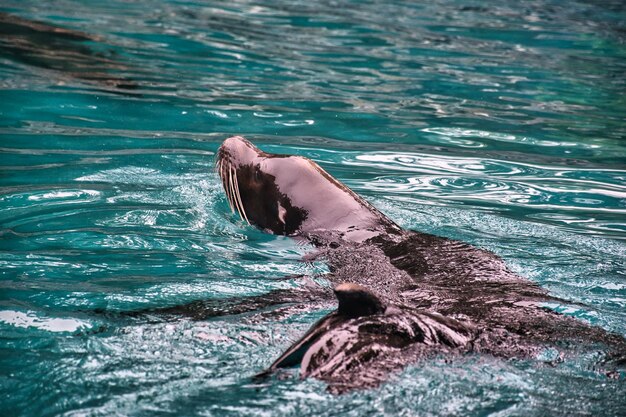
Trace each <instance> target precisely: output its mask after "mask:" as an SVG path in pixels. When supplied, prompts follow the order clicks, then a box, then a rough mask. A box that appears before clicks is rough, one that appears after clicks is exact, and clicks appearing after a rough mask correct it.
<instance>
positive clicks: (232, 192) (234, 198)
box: [228, 166, 243, 220]
mask: <svg viewBox="0 0 626 417" xmlns="http://www.w3.org/2000/svg"><path fill="white" fill-rule="evenodd" d="M233 171H234V168H233V167H232V166H229V167H228V179H229V181H228V183H229V185H230V193H231V196H232V198H233V203H234V205H235V208H236V209H237V214H239V217H241V220H243V216H242V215H241V209H240V207H239V204H238V203H239V202H238V201H237V198H236V197H235V184H234V181H233Z"/></svg>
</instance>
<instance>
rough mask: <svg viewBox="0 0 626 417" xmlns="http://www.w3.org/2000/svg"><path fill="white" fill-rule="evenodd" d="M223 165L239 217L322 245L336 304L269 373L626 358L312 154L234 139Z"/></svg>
mask: <svg viewBox="0 0 626 417" xmlns="http://www.w3.org/2000/svg"><path fill="white" fill-rule="evenodd" d="M217 167H218V172H219V173H220V176H221V178H222V180H223V183H224V189H225V190H226V194H227V197H228V200H229V202H230V204H231V208H232V209H233V211H237V212H239V213H240V215H241V216H242V219H244V220H246V221H247V222H248V223H250V224H253V225H255V226H257V227H259V228H260V229H262V230H265V231H267V232H269V233H274V234H282V235H288V236H293V237H297V238H301V239H307V240H308V241H310V242H312V243H313V244H315V245H316V246H317V247H318V252H317V253H316V254H315V255H314V256H318V257H323V258H324V259H325V260H326V262H327V263H328V266H329V269H330V271H331V273H330V274H328V275H327V278H328V280H329V281H330V282H331V283H332V284H333V285H334V286H335V296H336V297H337V298H338V300H339V308H338V310H337V311H335V312H333V313H331V314H330V315H328V316H326V317H324V318H323V319H322V320H320V321H319V322H318V323H317V324H315V325H314V326H313V327H312V328H311V330H310V331H309V332H308V333H307V334H306V335H305V336H304V337H303V338H302V339H301V340H299V341H298V342H296V343H295V344H294V345H293V346H292V347H290V348H289V349H288V350H287V351H286V352H285V353H284V354H283V355H281V357H280V358H279V359H277V360H276V361H275V362H274V363H273V364H272V365H271V366H270V368H269V369H268V371H267V372H266V373H264V374H267V373H271V372H274V371H276V370H278V369H280V368H283V367H288V366H294V365H298V364H300V369H301V376H303V377H307V376H313V377H316V378H319V379H322V380H324V381H327V382H328V383H329V388H330V389H331V390H332V391H334V392H343V391H345V390H349V389H353V388H362V387H371V386H375V385H377V384H379V383H380V382H382V381H383V380H385V378H386V377H387V375H388V374H389V372H391V371H394V370H397V369H399V368H401V367H403V366H405V365H406V364H408V363H412V362H415V361H417V360H419V358H421V357H423V356H424V355H428V354H431V353H437V352H444V351H445V352H450V353H466V352H477V353H488V354H490V355H494V356H499V357H506V358H509V357H533V356H536V355H537V354H538V353H540V352H541V351H542V350H543V349H545V348H548V347H558V349H559V350H560V351H562V352H570V351H572V350H575V349H577V348H584V347H589V346H592V345H593V346H598V345H599V346H605V347H608V348H609V350H610V351H611V352H612V354H615V355H617V356H618V358H621V360H623V358H624V357H626V343H625V342H624V339H623V338H622V337H621V336H618V335H613V334H609V333H607V332H606V331H604V330H603V329H600V328H595V327H591V326H589V325H587V324H585V323H583V322H581V321H578V320H576V319H574V318H571V317H567V316H563V315H560V314H557V313H555V312H553V311H551V310H549V309H546V308H543V307H542V305H541V303H542V302H545V301H550V300H552V301H554V300H555V299H553V298H552V297H550V296H549V295H548V294H547V293H546V292H545V290H543V289H542V288H540V287H539V286H537V285H536V284H533V283H532V282H530V281H528V280H526V279H524V278H522V277H520V276H518V275H516V274H514V273H513V272H511V271H510V270H509V269H508V268H507V267H506V265H505V263H504V262H503V261H502V260H501V259H500V258H499V257H497V256H496V255H494V254H493V253H491V252H488V251H485V250H482V249H478V248H475V247H473V246H471V245H469V244H466V243H463V242H459V241H454V240H450V239H446V238H441V237H437V236H433V235H428V234H423V233H418V232H414V231H408V230H403V229H402V228H400V227H399V226H398V225H396V224H395V223H394V222H393V221H391V220H390V219H389V218H387V217H386V216H384V215H383V214H382V213H381V212H379V211H378V210H377V209H376V208H374V207H373V206H371V205H370V204H369V203H367V202H366V201H365V200H363V199H362V198H361V197H360V196H358V195H357V194H356V193H354V192H353V191H351V190H350V189H349V188H348V187H346V186H345V185H343V184H341V183H340V182H339V181H337V180H336V179H334V178H333V177H332V176H330V175H329V174H328V173H326V172H325V171H324V170H323V169H322V168H320V167H319V166H318V165H317V164H315V163H314V162H313V161H310V160H308V159H306V158H303V157H299V156H283V155H273V154H268V153H265V152H262V151H261V150H259V149H258V148H256V147H255V146H254V145H252V144H251V143H250V142H248V141H247V140H245V139H243V138H241V137H233V138H229V139H227V140H226V141H225V142H224V143H223V145H222V146H221V147H220V150H219V152H218V160H217ZM346 283H350V284H346ZM304 292H305V291H304ZM320 294H321V295H320V297H324V295H325V294H326V295H330V294H328V293H327V292H326V293H325V292H324V291H320ZM276 298H277V300H279V301H276V302H280V298H281V297H280V295H277V297H276ZM288 298H289V301H293V300H294V298H296V299H297V296H294V295H292V294H290V295H289V297H288ZM285 300H287V297H286V298H285ZM559 301H560V300H559Z"/></svg>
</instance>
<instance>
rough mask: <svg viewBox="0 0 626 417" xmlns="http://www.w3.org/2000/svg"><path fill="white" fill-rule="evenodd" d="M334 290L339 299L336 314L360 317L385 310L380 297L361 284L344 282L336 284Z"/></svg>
mask: <svg viewBox="0 0 626 417" xmlns="http://www.w3.org/2000/svg"><path fill="white" fill-rule="evenodd" d="M334 291H335V295H336V296H337V300H338V301H339V308H338V309H337V314H339V315H340V316H344V317H361V316H370V315H372V314H380V313H383V312H384V311H385V306H384V305H383V303H382V302H381V301H380V299H379V298H378V297H377V296H376V295H375V294H374V293H373V292H371V291H370V290H368V289H367V288H365V287H364V286H362V285H358V284H354V283H351V282H344V283H342V284H339V285H337V286H336V287H335V289H334Z"/></svg>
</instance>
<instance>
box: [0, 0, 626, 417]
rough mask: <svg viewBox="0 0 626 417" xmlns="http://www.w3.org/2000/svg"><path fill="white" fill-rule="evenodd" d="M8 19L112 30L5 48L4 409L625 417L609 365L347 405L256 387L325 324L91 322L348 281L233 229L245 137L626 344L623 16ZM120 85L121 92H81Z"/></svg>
mask: <svg viewBox="0 0 626 417" xmlns="http://www.w3.org/2000/svg"><path fill="white" fill-rule="evenodd" d="M0 11H2V12H6V13H12V14H15V15H19V16H20V17H21V18H24V19H31V20H39V21H44V22H47V23H48V24H55V25H59V26H62V27H65V28H70V29H74V30H79V31H82V32H85V33H88V34H91V35H94V39H93V40H88V41H83V42H78V41H66V42H64V43H61V44H56V45H53V46H50V48H48V49H46V48H47V47H46V43H45V42H39V43H38V45H39V46H38V48H39V49H38V51H35V52H33V51H30V52H29V53H30V55H28V54H25V55H16V54H15V53H9V52H8V49H7V48H8V46H7V41H6V38H3V39H4V40H3V41H2V42H0V46H2V48H0V277H1V280H0V404H2V405H0V414H2V415H6V416H14V415H15V416H18V415H19V416H57V415H59V416H60V415H62V416H112V415H133V416H143V415H175V416H180V415H186V416H193V415H215V416H224V415H255V416H256V415H268V416H269V415H271V416H275V415H295V416H303V415H311V416H313V415H314V416H330V415H354V416H366V415H383V414H388V415H404V416H409V415H477V416H478V415H499V416H506V415H524V416H530V415H536V416H542V415H594V416H601V415H605V416H610V415H624V414H626V401H625V400H624V398H626V385H625V382H624V376H623V375H622V379H618V380H615V379H610V378H608V377H607V376H606V375H605V373H604V372H603V371H602V370H597V369H596V368H594V366H595V364H596V363H597V361H598V359H599V358H598V357H597V355H594V354H593V353H589V354H581V355H580V356H576V357H573V358H569V359H568V360H566V361H565V362H563V363H559V364H558V365H557V366H550V365H548V364H546V362H549V361H550V360H552V359H554V356H555V354H556V353H555V352H552V351H549V350H547V351H546V352H545V355H544V356H545V357H542V358H537V360H526V361H510V362H503V361H501V360H495V359H492V358H489V357H481V356H469V357H466V358H462V359H457V360H453V361H449V360H446V358H445V357H441V358H435V359H432V360H428V361H425V362H424V363H420V364H416V365H415V366H412V367H409V368H407V369H406V370H405V371H404V372H402V373H401V374H399V375H395V376H394V377H392V378H391V380H390V381H389V382H388V383H387V384H385V385H383V386H381V387H380V388H378V389H374V390H368V391H361V392H355V393H351V394H348V395H343V396H332V395H330V394H328V393H326V392H325V387H324V384H323V383H321V382H319V381H315V380H306V381H300V380H298V379H297V378H291V379H285V380H272V381H271V382H270V383H268V384H264V385H255V384H253V383H252V381H251V379H250V376H251V375H254V374H255V373H257V372H258V371H260V370H262V369H263V368H264V367H266V366H268V365H269V364H270V363H271V362H272V360H273V359H274V358H275V357H277V356H278V355H279V354H280V353H281V352H282V351H283V350H284V349H285V348H286V347H287V346H289V345H290V344H291V342H293V341H294V340H296V339H297V338H298V337H299V336H301V335H302V334H303V332H304V331H306V329H307V328H308V327H309V326H310V325H311V324H312V323H313V322H314V321H315V320H316V319H318V318H320V317H321V316H323V315H324V314H325V313H326V312H327V311H310V312H307V311H304V312H300V313H291V314H287V315H283V316H279V317H274V318H273V319H267V320H256V319H253V318H252V317H250V316H243V317H242V316H233V317H221V318H215V319H210V320H204V321H191V320H188V319H185V318H182V317H181V318H180V319H177V320H174V321H170V322H159V321H155V320H149V319H147V318H144V319H141V318H139V319H122V318H119V317H118V316H116V315H113V314H95V313H94V310H97V309H100V310H104V311H107V312H109V313H111V312H122V311H129V310H138V309H144V308H150V307H157V306H160V307H163V306H174V305H178V304H181V303H185V302H189V301H193V300H199V299H200V300H202V299H205V300H208V299H221V298H228V297H240V296H246V295H253V294H260V293H264V292H267V291H269V290H271V289H276V288H285V287H289V286H292V285H295V283H294V282H293V281H291V280H281V279H280V278H282V277H284V276H288V275H303V274H304V275H313V276H315V275H318V274H323V273H324V272H325V271H326V267H325V265H324V264H323V263H314V264H308V263H305V262H302V261H301V257H302V255H303V254H305V253H307V252H308V251H309V250H310V248H307V247H305V246H301V245H298V244H296V243H295V242H293V241H292V240H290V239H288V238H283V237H276V236H270V235H267V234H264V233H261V232H259V231H256V230H254V229H253V228H250V227H248V226H247V225H245V224H244V223H243V222H241V221H240V220H239V219H237V218H236V217H235V216H234V215H232V214H231V213H230V211H229V209H228V204H227V201H226V198H225V196H224V195H223V193H222V191H221V184H220V181H219V179H218V177H217V175H216V174H215V173H214V171H213V164H214V157H215V152H216V150H217V148H218V146H219V144H220V143H221V141H222V140H223V139H225V138H226V137H228V136H230V135H234V134H241V135H245V136H246V137H247V138H249V139H251V140H253V141H254V142H255V143H256V144H257V145H258V146H260V147H261V148H262V149H264V150H266V151H269V152H278V153H289V154H299V155H304V156H307V157H309V158H312V159H313V160H315V161H316V162H318V163H319V164H320V165H321V166H322V167H323V168H324V169H326V170H328V171H329V172H330V173H331V174H332V175H334V176H336V177H337V178H338V179H340V180H341V181H343V182H345V183H346V184H347V185H349V186H350V187H352V188H353V189H354V190H355V191H356V192H358V193H359V194H361V195H363V196H364V197H365V198H367V199H368V200H369V201H370V202H372V203H373V204H374V205H375V206H377V207H378V208H380V209H381V210H382V211H383V212H384V213H386V214H387V215H388V216H389V217H390V218H392V219H393V220H394V221H396V222H398V223H399V224H401V225H402V226H403V227H406V228H411V229H415V230H419V231H423V232H429V233H435V234H438V235H442V236H448V237H451V238H455V239H461V240H464V241H467V242H470V243H472V244H474V245H477V246H480V247H484V248H487V249H489V250H492V251H493V252H495V253H497V254H499V255H500V256H502V257H503V258H504V259H505V260H506V261H507V263H508V264H509V265H510V267H511V268H512V269H514V270H515V271H516V272H518V273H519V274H521V275H523V276H525V277H527V278H529V279H531V280H533V281H535V282H538V283H539V284H540V285H542V286H543V287H544V288H546V289H548V290H549V291H550V293H551V294H553V295H555V296H558V297H561V298H565V299H568V300H573V301H576V302H578V303H582V304H584V305H586V306H587V307H581V306H578V305H577V306H553V307H554V308H557V309H559V310H560V311H562V312H564V313H566V314H571V315H574V316H576V317H579V318H581V319H582V320H586V321H588V322H590V323H592V324H594V325H597V326H602V327H604V328H605V329H608V330H611V331H614V332H618V333H621V334H626V268H625V265H624V264H625V262H624V259H626V164H625V162H626V123H625V122H624V120H625V116H626V101H625V99H624V97H626V95H625V94H624V92H625V91H626V88H625V87H626V77H625V76H624V74H625V73H626V59H625V58H626V46H625V45H626V44H625V42H626V26H625V23H624V22H626V9H625V8H624V5H623V3H622V2H621V1H591V0H589V1H570V2H562V1H556V0H555V1H550V0H535V1H527V2H519V1H511V0H504V1H501V2H497V4H489V3H485V2H473V1H454V0H434V1H429V2H425V3H423V4H422V3H421V2H410V1H406V2H405V1H385V2H378V1H365V2H361V1H359V2H348V1H340V2H335V1H321V2H301V1H284V2H282V1H278V2H255V1H231V2H228V3H222V2H214V3H213V2H208V1H174V0H171V1H156V0H143V1H140V2H125V1H118V0H110V1H107V2H96V1H72V0H61V1H55V2H48V3H44V2H39V1H14V0H5V1H3V2H2V5H1V6H0ZM46 51H48V52H46ZM47 53H50V54H52V55H53V56H59V54H60V55H61V56H62V57H63V59H62V60H60V61H59V62H63V65H62V68H58V65H61V64H58V62H57V64H55V65H57V67H56V69H55V67H54V66H52V67H51V66H50V65H46V63H48V64H50V59H51V58H50V56H48V55H47ZM33 54H35V55H36V54H39V55H36V56H35V58H33ZM42 54H43V55H42ZM89 62H91V64H89ZM85 68H86V69H85ZM98 68H101V69H102V70H103V73H104V74H105V75H106V77H105V78H106V80H105V81H101V82H98V81H94V80H93V79H89V77H85V76H84V74H85V71H87V72H93V71H94V70H95V69H98ZM80 69H82V70H84V71H83V72H82V73H81V72H80V71H78V70H80ZM81 74H82V75H81ZM107 80H108V81H107Z"/></svg>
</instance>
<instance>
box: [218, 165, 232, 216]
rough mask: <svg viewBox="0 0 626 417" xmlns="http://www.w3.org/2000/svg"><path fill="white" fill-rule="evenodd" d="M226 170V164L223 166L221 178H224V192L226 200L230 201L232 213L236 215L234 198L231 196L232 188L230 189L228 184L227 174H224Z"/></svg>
mask: <svg viewBox="0 0 626 417" xmlns="http://www.w3.org/2000/svg"><path fill="white" fill-rule="evenodd" d="M225 168H226V167H225V166H224V164H222V167H221V175H220V177H222V185H223V186H224V192H225V193H226V199H227V200H228V205H229V206H230V211H231V212H232V213H235V207H234V205H233V197H232V196H231V194H230V187H229V183H228V177H227V176H226V173H225V172H224V169H225Z"/></svg>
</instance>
